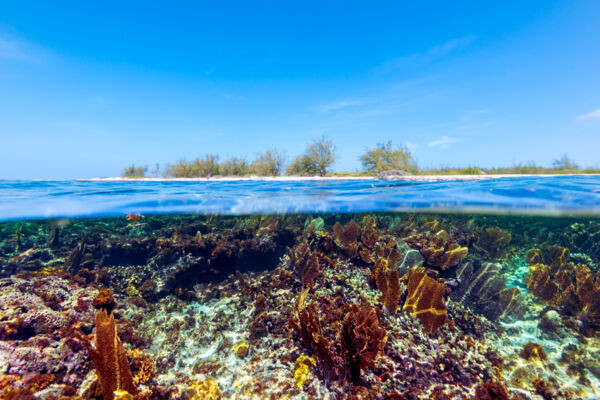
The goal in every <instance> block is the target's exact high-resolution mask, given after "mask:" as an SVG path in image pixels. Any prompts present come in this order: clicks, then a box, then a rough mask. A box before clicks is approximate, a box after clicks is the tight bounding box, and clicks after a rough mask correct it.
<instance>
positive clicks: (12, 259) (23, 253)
mask: <svg viewBox="0 0 600 400" xmlns="http://www.w3.org/2000/svg"><path fill="white" fill-rule="evenodd" d="M33 250H34V248H33V247H32V248H30V249H29V250H25V251H24V252H22V253H21V254H18V255H16V256H14V257H11V258H10V259H9V260H8V262H13V261H17V260H19V259H21V258H23V257H27V256H28V255H29V254H30V253H31V252H32V251H33Z"/></svg>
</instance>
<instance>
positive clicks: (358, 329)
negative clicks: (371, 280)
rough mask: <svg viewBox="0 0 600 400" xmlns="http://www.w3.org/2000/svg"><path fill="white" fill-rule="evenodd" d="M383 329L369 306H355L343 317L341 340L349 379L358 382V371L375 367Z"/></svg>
mask: <svg viewBox="0 0 600 400" xmlns="http://www.w3.org/2000/svg"><path fill="white" fill-rule="evenodd" d="M384 340H385V329H384V328H382V327H381V326H380V324H379V319H378V317H377V314H376V313H375V311H374V310H373V309H372V308H371V307H369V306H360V307H355V309H354V310H352V311H350V312H349V313H348V314H347V315H346V317H345V318H344V323H343V326H342V333H341V341H342V346H343V348H344V358H345V360H346V364H347V369H348V371H349V373H350V379H351V380H352V382H354V383H359V382H360V371H361V370H363V369H365V368H367V367H375V359H376V358H377V355H378V354H379V353H380V352H381V347H382V346H383V342H384Z"/></svg>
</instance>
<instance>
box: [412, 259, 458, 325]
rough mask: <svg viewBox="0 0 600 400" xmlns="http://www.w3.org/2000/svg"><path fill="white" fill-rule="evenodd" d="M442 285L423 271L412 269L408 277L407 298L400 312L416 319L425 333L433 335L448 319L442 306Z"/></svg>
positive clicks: (443, 290)
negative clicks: (405, 312) (409, 314)
mask: <svg viewBox="0 0 600 400" xmlns="http://www.w3.org/2000/svg"><path fill="white" fill-rule="evenodd" d="M445 291H446V290H445V287H444V284H443V283H441V282H438V281H437V280H435V279H433V278H431V277H429V276H427V273H426V272H425V269H423V268H416V269H412V270H411V271H410V272H409V275H408V289H407V297H406V301H405V302H404V305H403V306H402V311H407V312H410V313H411V314H412V315H414V316H415V317H417V318H418V319H419V321H420V322H421V324H422V325H423V327H424V328H425V331H427V332H429V333H435V331H437V330H438V328H439V327H440V326H442V325H443V324H444V323H445V322H446V320H447V319H448V311H447V310H446V305H445V304H444V298H443V297H444V293H445Z"/></svg>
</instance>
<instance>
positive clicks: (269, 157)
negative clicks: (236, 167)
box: [250, 149, 285, 176]
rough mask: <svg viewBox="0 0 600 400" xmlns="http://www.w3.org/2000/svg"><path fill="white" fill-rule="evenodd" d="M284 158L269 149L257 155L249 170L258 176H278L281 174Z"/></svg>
mask: <svg viewBox="0 0 600 400" xmlns="http://www.w3.org/2000/svg"><path fill="white" fill-rule="evenodd" d="M284 165H285V156H284V155H283V154H281V153H280V152H279V151H277V150H275V149H269V150H267V151H265V152H264V153H260V154H258V155H257V157H256V160H254V161H252V164H251V165H250V169H251V171H252V173H253V174H256V175H258V176H279V175H281V173H282V172H283V166H284Z"/></svg>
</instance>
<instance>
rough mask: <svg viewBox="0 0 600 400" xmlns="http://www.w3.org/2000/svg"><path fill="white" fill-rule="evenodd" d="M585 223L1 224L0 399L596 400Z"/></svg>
mask: <svg viewBox="0 0 600 400" xmlns="http://www.w3.org/2000/svg"><path fill="white" fill-rule="evenodd" d="M592 222H593V221H587V220H573V219H544V218H537V217H536V218H533V217H503V216H490V215H433V214H432V215H416V214H342V215H333V214H320V215H317V216H314V215H281V216H263V215H251V216H232V217H224V216H223V217H221V216H213V215H206V216H198V215H169V216H153V215H147V216H146V217H144V219H143V223H139V221H138V223H137V224H132V221H128V220H127V218H126V217H121V218H109V219H85V220H79V219H75V220H70V221H65V222H60V223H58V222H48V221H9V222H3V223H0V266H1V268H0V276H2V278H0V398H3V399H4V398H6V399H38V400H51V399H52V400H56V399H60V400H69V399H74V400H75V399H93V398H99V397H100V396H102V397H104V398H115V399H137V400H159V399H168V400H175V399H200V398H202V399H210V398H212V399H242V400H246V399H248V400H249V399H257V398H260V399H276V398H286V399H294V400H301V399H307V398H310V399H312V398H314V399H324V400H333V399H369V400H384V399H396V400H398V399H399V400H407V399H410V400H418V399H419V400H420V399H465V400H466V399H469V400H472V399H506V398H510V399H515V400H516V399H527V400H536V399H544V400H545V399H549V398H555V399H575V398H577V399H579V398H581V399H596V398H598V397H599V396H600V390H598V387H600V362H599V361H598V360H600V341H599V340H598V338H597V332H598V328H599V325H600V323H599V319H598V312H597V310H598V305H597V299H598V298H599V297H600V296H598V287H599V284H600V281H599V280H598V272H597V271H598V265H597V264H596V261H595V260H596V258H595V257H596V256H597V255H594V254H588V253H586V252H591V251H592V250H593V249H594V243H592V241H590V240H586V238H585V237H584V236H585V235H586V232H589V233H590V234H591V235H593V232H594V226H595V225H594V224H593V223H592ZM569 232H572V233H574V234H575V237H574V238H572V239H571V238H568V237H567V233H569ZM575 240H576V241H577V243H579V245H576V244H575ZM561 246H564V247H561ZM531 248H534V250H532V251H530V252H528V253H527V252H526V249H531ZM467 249H468V250H467ZM535 249H541V250H535ZM569 250H571V251H569ZM575 251H577V252H578V253H575ZM526 261H528V262H529V263H526ZM398 308H401V309H402V310H403V312H397V309H398ZM117 333H118V335H117ZM94 335H95V337H94ZM77 338H79V339H80V340H78V339H77ZM92 342H94V343H95V344H92ZM88 352H89V355H88ZM99 359H100V360H102V361H98V360H99ZM105 359H106V360H108V361H106V362H105V361H104V360H105ZM99 371H104V372H103V373H100V372H99ZM116 376H118V378H116ZM122 379H124V380H125V382H122ZM106 382H112V383H111V385H110V387H109V386H108V384H107V383H106ZM133 392H136V393H135V394H133Z"/></svg>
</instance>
